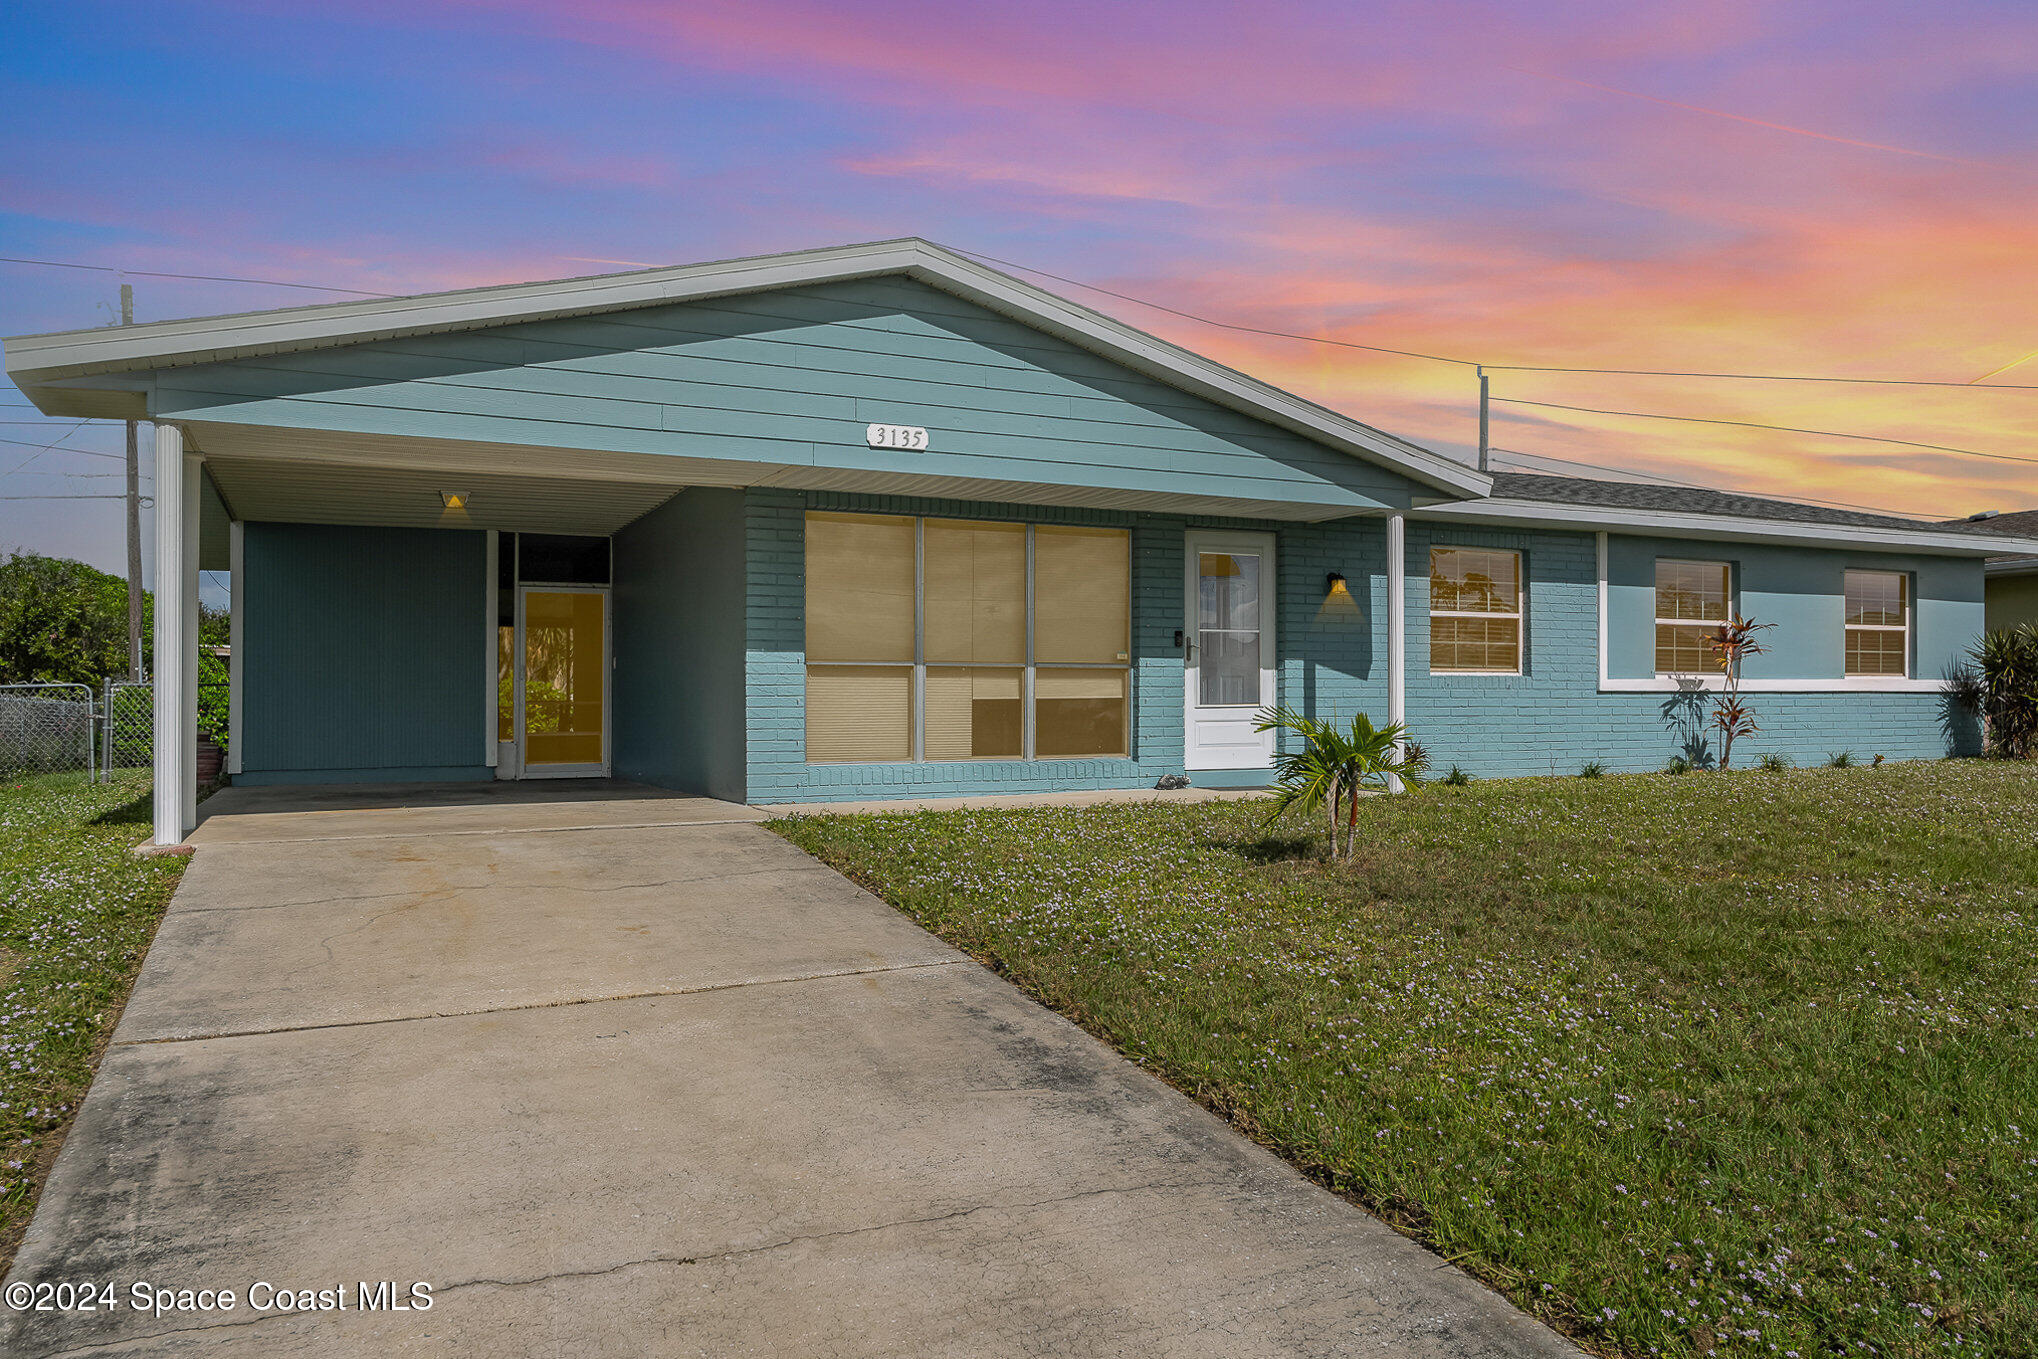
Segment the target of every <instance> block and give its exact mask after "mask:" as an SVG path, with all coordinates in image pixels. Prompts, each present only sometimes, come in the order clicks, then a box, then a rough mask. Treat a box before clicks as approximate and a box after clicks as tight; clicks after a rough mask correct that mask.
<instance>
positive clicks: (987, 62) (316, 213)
mask: <svg viewBox="0 0 2038 1359" xmlns="http://www.w3.org/2000/svg"><path fill="white" fill-rule="evenodd" d="M2034 73H2038V12H2034V11H2032V10H2031V8H2030V7H2029V6H2028V5H2009V4H2001V5H1989V4H1964V3H1963V4H1951V5H1942V6H1934V7H1931V8H1930V9H1929V10H1926V9H1923V8H1921V7H1917V6H1914V5H1894V4H1891V5H1861V4H1825V3H1807V4H1794V5H1790V6H1776V5H1773V4H1753V3H1732V2H1724V0H1712V2H1708V3H1702V4H1687V5H1675V6H1671V5H1647V4H1644V5H1636V4H1632V3H1627V4H1618V5H1616V4H1601V3H1585V4H1571V5H1566V6H1564V7H1562V8H1561V9H1559V10H1538V11H1524V10H1522V9H1521V7H1519V6H1512V5H1501V4H1468V5H1454V6H1435V5H1429V4H1404V5H1383V4H1363V5H1349V4H1338V5H1330V4H1324V5H1290V6H1260V7H1256V8H1253V9H1250V10H1242V9H1241V8H1240V7H1237V6H1233V5H1228V4H1227V5H1216V4H1212V5H1194V4H1191V5H1170V6H1155V5H1142V4H1129V5H1123V6H1114V7H1109V8H1105V9H1099V8H1098V7H1095V6H1091V5H1072V4H1065V5H1045V6H1028V7H996V8H992V7H958V6H954V5H936V4H931V3H930V4H900V3H889V2H887V3H872V4H859V5H855V6H845V5H835V6H829V5H822V4H812V3H807V4H797V3H795V4H788V3H778V2H776V0H759V2H758V3H714V4H682V5H672V4H659V3H651V2H650V0H587V2H586V3H582V4H576V5H571V6H564V5H547V4H536V3H526V2H523V0H500V2H496V0H473V2H472V3H459V4H428V3H407V4H401V5H399V4H392V3H347V2H346V0H340V2H338V3H333V4H328V5H321V6H317V7H296V6H292V7H277V6H266V5H253V4H221V3H204V4H199V3H162V4H152V5H147V6H140V5H118V4H95V3H84V4H64V5H55V4H48V5H35V4H24V5H16V6H12V7H10V8H9V9H8V10H7V12H6V14H5V16H4V17H0V87H4V89H5V92H6V94H7V96H8V100H7V102H8V107H9V108H11V109H15V110H22V111H24V112H22V113H21V114H20V116H19V117H18V119H17V123H16V125H15V127H14V128H13V129H12V131H13V134H14V135H12V136H10V137H9V138H8V139H7V140H6V142H5V144H4V145H0V255H6V256H15V257H26V258H36V259H47V260H60V261H71V262H78V263H88V264H96V265H106V266H114V267H120V268H127V269H132V270H154V271H166V272H174V273H197V274H228V275H239V276H251V277H258V278H268V279H281V280H293V281H301V282H306V283H318V284H327V285H332V286H335V287H346V288H358V289H365V290H371V291H380V292H405V291H419V290H426V289H432V288H441V287H452V286H464V285H470V284H476V283H486V282H508V281H515V280H521V279H529V278H545V277H557V276H563V275H570V274H579V273H587V272H595V271H599V270H602V269H604V268H610V267H617V266H613V265H604V264H599V263H591V262H589V261H596V260H616V261H631V262H645V263H671V262H680V261H686V260H693V259H708V258H720V257H727V256H731V255H741V254H750V253H759V252H764V251H771V250H780V249H789V248H797V247H802V246H811V245H821V244H830V243H836V242H841V241H849V240H864V239H874V238H879V237H885V236H894V235H904V234H919V235H925V236H929V237H932V238H934V239H937V240H941V241H943V242H945V243H948V244H951V245H955V246H958V247H962V248H965V249H971V250H977V251H982V252H986V253H989V254H992V255H996V256H1000V257H1003V258H1005V259H1009V260H1015V261H1018V262H1020V263H1023V264H1026V265H1031V266H1034V267H1036V268H1039V269H1044V270H1049V271H1052V272H1054V273H1057V274H1063V275H1066V276H1068V277H1071V278H1075V279H1080V280H1084V281H1088V282H1093V283H1096V284H1099V285H1102V286H1106V287H1109V288H1112V289H1115V290H1117V291H1120V292H1125V293H1130V294H1133V295H1135V296H1138V297H1143V298H1150V299H1153V300H1156V301H1161V302H1166V303H1168V304H1170V305H1173V306H1175V307H1178V308H1183V309H1186V310H1189V311H1192V312H1197V313H1200V314H1203V315H1208V316H1212V317H1218V318H1222V319H1226V320H1230V321H1235V322H1238V323H1241V324H1244V325H1250V326H1258V327H1263V328H1267V329H1275V330H1284V331H1294V332H1299V333H1303V334H1309V335H1320V336H1327V337H1336V338H1343V339H1348V340H1356V341H1360V342H1362V343H1373V344H1383V345H1388V346H1392V347H1397V348H1408V349H1414V350H1420V351H1424V352H1432V353H1446V354H1463V355H1469V356H1472V357H1476V358H1480V359H1484V360H1486V361H1488V362H1491V363H1529V364H1542V365H1558V366H1562V365H1577V366H1593V367H1645V368H1675V369H1692V368H1697V369H1706V370H1718V369H1725V370H1732V371H1760V372H1796V373H1805V372H1810V373H1830V374H1853V375H1862V376H1912V377H1930V378H1943V379H1945V380H1949V381H1955V382H1962V383H1965V382H1967V381H1968V380H1969V379H1972V378H1975V377H1977V376H1979V375H1981V374H1983V373H1986V372H1988V371H1990V370H1992V369H1995V368H1998V367H2000V366H2001V365H2004V364H2008V363H2011V362H2013V361H2014V360H2016V359H2018V358H2019V357H2020V356H2021V355H2023V354H2025V353H2027V352H2029V351H2031V350H2033V349H2038V336H2034V334H2033V329H2034V327H2033V321H2032V318H2033V317H2034V315H2038V306H2034V303H2038V284H2034V271H2033V270H2032V267H2031V261H2032V260H2033V259H2034V258H2038V248H2034V247H2038V151H2034V147H2033V146H2032V135H2031V134H2032V131H2033V129H2034V128H2038V76H2034ZM129 281H131V282H132V283H133V284H134V286H135V290H136V294H137V300H138V312H139V315H140V317H141V319H144V320H147V319H156V318H161V317H168V316H180V315H193V314H206V313H214V312H220V311H240V310H248V309H253V308H259V307H266V306H280V305H286V304H293V303H300V302H304V301H307V300H312V299H316V298H319V297H321V296H331V297H339V296H341V294H319V293H316V292H304V291H295V290H287V289H281V288H274V287H259V286H248V285H241V284H222V283H197V282H182V281H175V280H167V279H160V278H153V277H141V276H135V277H132V278H131V279H130V280H129ZM119 282H120V278H119V277H118V276H117V275H114V274H104V273H91V272H83V271H74V270H66V269H57V268H47V267H39V266H24V265H8V264H0V334H22V333H33V332H36V331H42V330H50V329H63V328H71V327H77V326H88V325H94V324H99V323H101V322H104V321H107V320H109V319H111V315H112V311H111V308H112V307H113V305H114V304H115V301H116V298H117V294H118V285H119ZM1050 286H1060V285H1050ZM1073 295H1075V296H1077V297H1078V298H1080V299H1081V300H1084V301H1087V302H1090V303H1092V304H1093V305H1099V306H1101V307H1103V308H1104V309H1105V310H1109V311H1112V312H1114V313H1115V314H1118V315H1120V316H1122V317H1124V318H1125V319H1127V320H1129V321H1132V322H1134V323H1135V324H1139V325H1143V326H1146V327H1148V328H1150V329H1153V330H1156V331H1158V332H1160V333H1162V334H1165V335H1166V336H1167V337H1168V338H1170V339H1173V340H1176V341H1178V342H1181V343H1184V344H1187V345H1189V346H1191V347H1192V348H1197V349H1200V350H1203V351H1205V352H1208V353H1210V354H1212V355H1213V356H1215V357H1218V358H1220V359H1222V360H1224V361H1226V362H1229V363H1232V364H1234V365H1236V366H1239V367H1242V368H1245V369H1247V370H1248V371H1252V372H1254V373H1256V374H1258V375H1260V376H1263V377H1266V378H1268V379H1270V380H1272V381H1275V382H1278V383H1281V384H1283V385H1286V386H1290V387H1292V388H1294V389H1296V390H1298V391H1301V392H1302V393H1304V394H1305V395H1308V396H1311V397H1314V398H1316V399H1318V400H1322V401H1325V402H1327V403H1329V404H1331V405H1334V406H1337V407H1339V408H1340V409H1343V410H1346V411H1349V412H1350V413H1352V414H1353V415H1356V416H1358V417H1359V418H1361V419H1364V420H1367V421H1370V422H1372V423H1375V424H1378V425H1381V426H1383V427H1385V428H1388V429H1391V430H1394V431H1395V432H1397V433H1401V434H1403V435H1406V436H1407V437H1410V438H1414V439H1417V440H1420V441H1424V442H1428V443H1431V444H1432V445H1434V446H1437V447H1441V448H1445V449H1449V450H1452V451H1457V452H1462V451H1463V450H1464V449H1465V447H1466V446H1467V445H1468V444H1469V442H1470V440H1471V439H1472V437H1473V429H1474V405H1473V399H1472V398H1473V390H1474V389H1473V387H1472V385H1471V383H1470V382H1469V381H1468V380H1467V377H1466V375H1465V373H1464V372H1463V371H1462V370H1460V369H1457V368H1452V367H1449V366H1444V365H1430V364H1420V363H1414V362H1410V361H1404V360H1394V359H1384V358H1380V357H1377V356H1366V355H1363V354H1360V353H1357V352H1354V351H1350V350H1340V349H1335V348H1331V347H1327V346H1322V345H1311V344H1308V343H1303V342H1297V341H1283V340H1275V339H1269V338H1265V337H1249V336H1243V335H1240V334H1237V333H1235V332H1229V331H1223V330H1217V329H1213V328H1210V327H1204V326H1198V325H1196V324H1195V323H1193V322H1189V321H1184V320H1181V319H1179V318H1174V317H1169V316H1167V315H1165V314H1163V313H1159V312H1155V311H1151V310H1147V309H1144V308H1140V307H1137V306H1135V305H1132V304H1129V303H1123V302H1119V301H1116V300H1114V299H1111V298H1108V297H1103V296H1100V295H1095V294H1086V293H1083V292H1080V291H1075V292H1074V294H1073ZM2020 378H2021V380H2023V381H2028V382H2034V383H2038V363H2031V364H2027V365H2025V366H2024V367H2023V368H2021V369H2017V368H2012V369H2010V370H2008V371H2006V372H2004V373H2003V374H2001V375H2000V376H1998V377H1997V378H1995V379H1993V380H1994V381H1996V382H2002V383H2007V382H2015V381H2018V380H2020ZM1496 391H1497V393H1498V394H1500V395H1502V396H1513V397H1521V398H1527V399H1533V400H1542V401H1552V402H1558V403H1562V404H1569V405H1578V406H1589V407H1596V408H1601V409H1607V410H1619V411H1657V412H1667V413H1677V414H1690V415H1704V416H1711V417H1716V418H1722V419H1732V420H1751V421H1757V422H1767V423H1778V424H1787V425H1796V426H1803V427H1806V428H1811V429H1821V430H1837V431H1850V432H1866V433H1877V434H1887V435H1890V436H1892V437H1895V438H1901V439H1909V440H1912V441H1914V442H1929V443H1938V444H1946V445H1952V446H1957V447H1962V448H1971V449H1975V450H1978V451H1994V452H1999V453H2011V454H2019V453H2025V454H2026V455H2032V454H2028V452H2027V451H2028V450H2032V449H2033V448H2034V446H2038V440H2034V439H2033V438H2032V435H2033V434H2034V433H2038V401H2034V400H2032V397H2034V396H2038V393H2019V392H2012V391H2002V392H1980V391H1973V390H1957V389H1925V388H1912V389H1906V388H1867V387H1839V386H1826V385H1797V384H1774V383H1771V384H1761V383H1723V382H1700V381H1692V380H1673V379H1641V378H1627V379H1624V378H1610V377H1604V376H1585V375H1573V376H1563V375H1556V374H1539V375H1538V374H1502V375H1500V376H1499V377H1497V378H1496ZM21 401H22V399H21V398H20V397H19V395H18V394H13V393H0V420H5V421H6V422H7V423H5V424H0V438H5V439H10V440H16V441H17V442H16V443H11V444H8V443H0V454H5V455H8V456H0V495H7V496H28V495H36V496H55V495H100V494H107V493H111V492H114V491H117V489H118V481H117V480H116V479H111V478H109V477H108V476H107V475H106V474H108V473H117V472H118V468H119V465H118V463H117V462H116V461H113V460H111V459H108V458H106V457H104V456H94V455H95V454H104V453H106V452H109V451H112V450H114V449H117V448H118V446H119V439H120V435H119V432H118V429H117V427H100V426H88V427H86V428H84V429H81V430H79V431H77V432H76V433H73V434H70V435H69V436H68V437H66V438H64V439H63V440H62V443H61V445H60V448H59V450H57V451H51V452H48V453H42V454H39V455H38V454H36V450H35V448H34V445H37V444H41V443H45V442H48V441H50V440H54V439H56V438H57V436H58V435H60V434H63V433H64V432H65V430H66V428H67V426H66V425H65V424H54V423H52V422H48V421H44V420H41V419H40V418H39V417H38V416H37V415H36V413H35V412H34V411H32V410H27V409H21V408H20V406H21ZM1495 430H1496V433H1495V442H1496V444H1499V445H1501V446H1502V447H1505V448H1507V449H1509V450H1512V452H1511V453H1510V454H1509V456H1510V457H1518V458H1519V460H1520V461H1521V463H1522V465H1533V466H1539V467H1543V468H1546V469H1553V470H1554V469H1561V468H1563V467H1565V466H1569V465H1570V464H1564V463H1553V462H1549V461H1547V460H1548V459H1553V458H1566V459H1571V460H1572V462H1573V463H1595V464H1603V465H1609V466H1620V467H1626V468H1633V469H1636V470H1638V471H1644V472H1648V473H1652V474H1656V475H1661V476H1666V477H1673V478H1678V479H1683V480H1689V481H1695V482H1700V483H1702V484H1711V485H1722V486H1730V487H1734V488H1739V489H1746V490H1751V491H1757V492H1762V493H1768V494H1779V495H1798V496H1806V497H1815V498H1823V499H1831V500H1840V501H1846V502H1850V503H1862V504H1868V505H1873V506H1877V507H1882V508H1889V509H1894V510H1899V511H1903V512H1908V513H1915V514H1925V515H1951V514H1955V513H1965V512H1968V511H1970V510H1975V509H1982V508H2013V507H2017V506H2022V505H2029V504H2032V503H2034V502H2038V493H2034V490H2033V484H2034V483H2033V479H2032V478H2031V477H2030V476H2029V475H2028V473H2030V472H2031V471H2032V470H2033V465H2032V464H2019V463H2013V462H2003V461H1991V460H1987V459H1981V458H1974V457H1967V456H1962V455H1958V454H1946V453H1933V452H1928V451H1924V450H1918V449H1907V448H1904V447H1902V446H1900V445H1876V444H1869V443H1864V442H1860V441H1854V440H1838V439H1830V438H1824V437H1813V436H1805V435H1786V434H1774V433H1766V432H1761V431H1750V430H1736V429H1733V428H1729V427H1724V426H1710V427H1709V426H1701V425H1689V424H1677V423H1668V422H1653V421H1644V420H1638V419H1633V418H1626V417H1620V418H1616V417H1602V416H1591V415H1582V414H1577V413H1564V412H1555V411H1550V410H1547V409H1541V408H1529V407H1516V406H1506V407H1496V426H1495ZM16 453H18V454H19V455H20V456H19V457H12V456H11V455H13V454H16ZM32 455H33V460H32V461H28V460H29V459H30V458H31V456H32ZM2034 456H2038V455H2034ZM24 462H25V463H26V465H22V466H17V464H21V463H24ZM1572 470H1584V469H1581V468H1578V467H1575V466H1573V467H1572ZM120 544H121V539H120V528H119V511H118V502H117V501H115V500H110V499H109V500H54V499H48V500H11V499H10V500H0V547H9V546H21V547H29V548H34V549H37V550H42V551H50V552H56V553H59V554H62V555H75V556H81V557H84V558H85V559H87V560H89V561H93V562H95V563H96V564H99V565H102V566H109V567H116V568H117V567H118V565H119V562H120V560H121V545H120Z"/></svg>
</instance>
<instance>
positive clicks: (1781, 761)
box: [1757, 751, 1790, 774]
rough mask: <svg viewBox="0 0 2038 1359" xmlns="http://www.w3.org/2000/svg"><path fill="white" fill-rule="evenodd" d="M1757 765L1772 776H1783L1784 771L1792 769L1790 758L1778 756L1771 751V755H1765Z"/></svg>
mask: <svg viewBox="0 0 2038 1359" xmlns="http://www.w3.org/2000/svg"><path fill="white" fill-rule="evenodd" d="M1757 763H1758V764H1760V765H1761V766H1762V767H1763V768H1764V769H1766V770H1768V771H1769V772H1770V773H1772V774H1781V773H1782V772H1783V771H1784V770H1786V769H1788V768H1790V756H1788V755H1778V754H1776V753H1775V752H1774V751H1771V752H1770V753H1769V754H1767V755H1764V756H1763V757H1762V758H1761V759H1760V760H1759V761H1757Z"/></svg>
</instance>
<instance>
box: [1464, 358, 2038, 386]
mask: <svg viewBox="0 0 2038 1359" xmlns="http://www.w3.org/2000/svg"><path fill="white" fill-rule="evenodd" d="M2026 357H2029V356H2028V355H2027V356H2026ZM2018 362H2022V360H2018ZM2014 367H2016V364H2015V363H2010V364H2004V365H2003V368H2014ZM1485 368H1486V371H1487V372H1489V373H1597V374H1603V375H1606V376H1610V377H1674V378H1729V379H1734V380H1739V381H1746V382H1842V383H1850V384H1854V385H1858V386H1869V387H1964V388H1980V389H1985V390H1988V391H1996V392H2038V383H2016V382H1983V381H1982V380H1981V378H1975V379H1973V380H1972V381H1969V382H1952V381H1940V380H1935V379H1928V378H1865V377H1822V376H1819V375H1816V374H1811V373H1701V372H1684V371H1681V370H1678V369H1671V368H1555V367H1550V366H1547V365H1543V364H1533V363H1489V364H1486V365H1485ZM2003 368H1998V369H1997V370H1996V371H1997V372H2002V371H2003ZM1983 376H1988V375H1987V374H1984V375H1983Z"/></svg>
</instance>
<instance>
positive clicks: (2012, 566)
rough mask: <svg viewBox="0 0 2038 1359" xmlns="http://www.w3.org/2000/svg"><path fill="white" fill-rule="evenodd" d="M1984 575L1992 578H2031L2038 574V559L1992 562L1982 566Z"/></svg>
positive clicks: (2023, 558) (2028, 558)
mask: <svg viewBox="0 0 2038 1359" xmlns="http://www.w3.org/2000/svg"><path fill="white" fill-rule="evenodd" d="M1981 569H1982V573H1983V574H1984V575H1990V576H2029V575H2033V574H2038V557H2012V558H2010V559H2009V560H2008V561H1992V562H1988V563H1986V564H1984V565H1983V566H1982V568H1981Z"/></svg>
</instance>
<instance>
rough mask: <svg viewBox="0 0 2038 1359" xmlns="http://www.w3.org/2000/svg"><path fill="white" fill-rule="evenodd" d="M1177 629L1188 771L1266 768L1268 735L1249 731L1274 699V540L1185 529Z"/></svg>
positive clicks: (1263, 535)
mask: <svg viewBox="0 0 2038 1359" xmlns="http://www.w3.org/2000/svg"><path fill="white" fill-rule="evenodd" d="M1185 555H1186V556H1187V558H1188V560H1187V562H1186V564H1185V571H1184V574H1185V576H1186V577H1187V580H1186V584H1187V587H1188V590H1187V594H1188V598H1187V613H1188V619H1187V621H1188V626H1187V627H1186V628H1185V629H1184V630H1183V641H1184V648H1183V670H1184V674H1185V678H1186V681H1187V682H1186V684H1185V686H1184V695H1183V698H1184V702H1185V704H1186V705H1187V706H1186V732H1185V736H1184V742H1183V744H1184V747H1185V750H1184V754H1185V761H1184V763H1185V765H1186V767H1187V768H1190V769H1266V768H1268V767H1269V766H1271V765H1272V764H1273V762H1274V734H1273V733H1272V732H1270V731H1268V732H1261V731H1254V730H1253V725H1254V722H1255V719H1256V718H1257V717H1258V715H1259V713H1260V710H1261V709H1263V708H1268V707H1271V706H1272V705H1273V703H1274V701H1275V699H1274V600H1275V590H1274V535H1273V534H1271V533H1238V532H1234V531H1231V530H1225V529H1191V530H1189V535H1188V551H1187V553H1186V554H1185Z"/></svg>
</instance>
